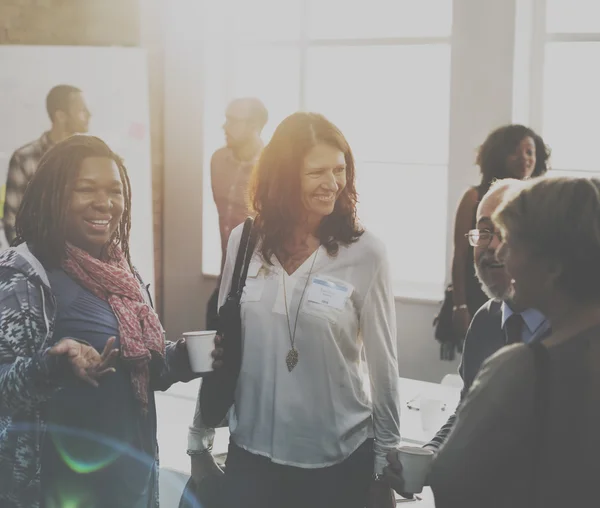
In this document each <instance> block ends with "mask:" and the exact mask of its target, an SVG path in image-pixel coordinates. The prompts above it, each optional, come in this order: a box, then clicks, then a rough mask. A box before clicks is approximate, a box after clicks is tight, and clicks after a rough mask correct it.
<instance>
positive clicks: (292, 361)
mask: <svg viewBox="0 0 600 508" xmlns="http://www.w3.org/2000/svg"><path fill="white" fill-rule="evenodd" d="M318 252H319V247H317V250H316V251H315V255H314V257H313V260H312V264H311V265H310V270H309V272H308V276H307V277H306V283H305V284H304V289H303V290H302V296H300V302H299V303H298V310H297V311H296V319H295V321H294V331H293V332H292V326H291V323H290V311H289V309H288V302H287V291H286V288H285V268H283V266H282V268H283V299H284V302H285V315H286V317H287V325H288V333H289V335H290V344H291V346H292V347H291V349H290V351H289V352H288V354H287V356H286V357H285V364H286V365H287V368H288V371H289V372H292V370H294V367H295V366H296V365H297V364H298V350H297V349H296V346H295V344H296V327H297V326H298V316H299V315H300V307H301V306H302V300H304V293H306V288H307V287H308V283H309V281H310V276H311V275H312V271H313V268H314V267H315V261H316V260H317V253H318Z"/></svg>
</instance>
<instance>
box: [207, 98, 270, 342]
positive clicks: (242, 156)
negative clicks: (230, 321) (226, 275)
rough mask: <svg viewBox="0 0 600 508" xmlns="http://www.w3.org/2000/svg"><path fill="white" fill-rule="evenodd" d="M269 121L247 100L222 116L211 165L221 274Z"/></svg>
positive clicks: (212, 324) (212, 314)
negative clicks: (222, 141) (219, 138)
mask: <svg viewBox="0 0 600 508" xmlns="http://www.w3.org/2000/svg"><path fill="white" fill-rule="evenodd" d="M268 119H269V116H268V113H267V110H266V108H265V106H264V104H263V103H262V102H261V101H260V100H258V99H255V98H252V97H247V98H241V99H235V100H234V101H232V102H231V103H230V104H229V106H227V110H226V112H225V123H224V124H223V130H224V131H225V142H226V145H225V146H224V147H223V148H220V149H219V150H217V151H216V152H215V153H214V154H213V156H212V159H211V161H210V179H211V185H212V192H213V199H214V200H215V204H216V205H217V213H218V214H219V230H220V233H221V271H222V270H223V264H224V263H225V253H226V252H227V242H228V241H229V235H230V233H231V231H232V230H233V229H234V228H235V227H236V226H238V225H239V224H241V223H242V222H244V220H246V217H248V215H250V208H249V203H248V184H249V182H250V175H251V173H252V168H253V167H254V164H255V163H256V161H257V159H258V156H259V155H260V152H261V150H262V148H263V142H262V140H261V137H260V136H261V133H262V130H263V128H264V126H265V124H266V123H267V120H268ZM217 298H218V288H217V290H216V291H215V292H214V293H213V295H212V296H211V299H210V301H209V303H208V309H207V316H206V321H207V322H206V327H207V329H209V330H214V329H215V328H216V318H217Z"/></svg>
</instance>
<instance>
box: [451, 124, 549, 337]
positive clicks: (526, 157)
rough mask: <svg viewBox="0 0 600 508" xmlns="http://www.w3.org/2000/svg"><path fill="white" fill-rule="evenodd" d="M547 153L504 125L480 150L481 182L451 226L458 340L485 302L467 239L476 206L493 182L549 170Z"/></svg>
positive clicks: (529, 134) (534, 137)
mask: <svg viewBox="0 0 600 508" xmlns="http://www.w3.org/2000/svg"><path fill="white" fill-rule="evenodd" d="M549 157H550V151H549V149H548V148H547V147H546V145H545V144H544V141H543V139H542V138H541V137H540V136H539V135H538V134H536V133H535V132H534V131H533V130H531V129H529V128H528V127H525V126H523V125H516V124H512V125H505V126H503V127H500V128H498V129H496V130H495V131H493V132H492V133H491V134H490V135H489V136H488V137H487V139H486V140H485V141H484V143H483V145H481V148H480V149H479V153H478V155H477V161H476V162H477V165H478V166H479V169H480V172H481V182H480V183H479V185H478V186H476V187H471V188H469V189H468V190H467V191H466V192H465V194H464V196H463V197H462V199H461V201H460V204H459V205H458V210H457V212H456V218H455V223H454V257H453V259H452V289H453V300H454V308H453V316H452V317H453V324H454V332H455V334H456V336H457V338H459V339H460V340H462V339H463V338H464V337H465V334H466V333H467V329H468V327H469V323H470V322H471V319H472V318H473V315H474V314H475V312H477V310H478V309H479V308H480V307H481V306H482V305H483V304H484V303H485V302H486V301H487V300H488V297H487V296H486V294H485V293H484V292H483V291H482V289H481V285H480V284H479V281H478V280H477V277H476V275H475V271H474V262H473V249H472V248H471V247H470V246H469V241H468V239H467V237H466V235H467V233H468V232H469V230H471V229H473V228H475V221H476V219H475V214H476V211H477V205H478V203H479V201H480V200H481V198H482V197H483V196H484V195H485V193H486V192H487V191H488V189H489V187H490V185H491V183H492V182H493V181H494V180H501V179H503V178H515V179H517V180H526V179H528V178H532V177H536V176H540V175H543V174H544V173H546V171H547V170H548V159H549Z"/></svg>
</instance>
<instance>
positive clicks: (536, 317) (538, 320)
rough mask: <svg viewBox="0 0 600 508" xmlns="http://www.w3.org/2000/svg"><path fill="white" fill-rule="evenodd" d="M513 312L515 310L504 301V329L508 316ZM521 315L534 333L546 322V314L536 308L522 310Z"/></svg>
mask: <svg viewBox="0 0 600 508" xmlns="http://www.w3.org/2000/svg"><path fill="white" fill-rule="evenodd" d="M513 314H514V312H513V310H512V309H511V308H510V307H509V305H508V304H507V303H506V302H502V329H504V325H505V323H506V321H507V320H508V318H509V317H510V316H512V315H513ZM521 317H522V318H523V321H524V322H525V326H527V328H528V329H529V332H530V333H531V334H532V335H533V334H534V333H535V332H537V331H538V329H539V328H540V327H541V326H542V325H543V324H544V323H545V322H546V316H544V315H543V314H542V313H541V312H540V311H539V310H536V309H526V310H524V311H523V312H521Z"/></svg>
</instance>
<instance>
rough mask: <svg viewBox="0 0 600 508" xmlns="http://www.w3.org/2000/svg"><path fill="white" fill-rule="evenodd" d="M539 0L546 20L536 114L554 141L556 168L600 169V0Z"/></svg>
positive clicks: (561, 171) (568, 170)
mask: <svg viewBox="0 0 600 508" xmlns="http://www.w3.org/2000/svg"><path fill="white" fill-rule="evenodd" d="M538 6H539V9H540V11H539V12H540V13H542V14H545V16H542V18H543V19H544V21H545V26H544V30H543V35H542V37H543V43H542V48H541V53H540V57H541V58H540V60H541V64H542V65H541V68H542V69H541V71H540V72H541V75H542V76H543V79H542V80H541V83H540V88H541V92H542V93H541V94H540V97H539V98H538V100H539V101H541V108H540V113H539V115H538V118H537V119H534V120H537V124H538V125H541V130H542V133H543V135H544V138H545V140H546V141H547V143H548V144H549V145H550V146H551V147H552V165H553V168H554V170H555V173H556V174H565V175H574V174H577V175H584V174H587V175H589V174H590V173H591V172H595V173H600V161H599V160H598V156H597V154H596V148H597V144H598V140H599V139H600V121H599V118H600V98H599V97H600V2H599V1H598V0H539V3H538ZM534 65H536V62H534ZM538 92H539V90H538Z"/></svg>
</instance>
